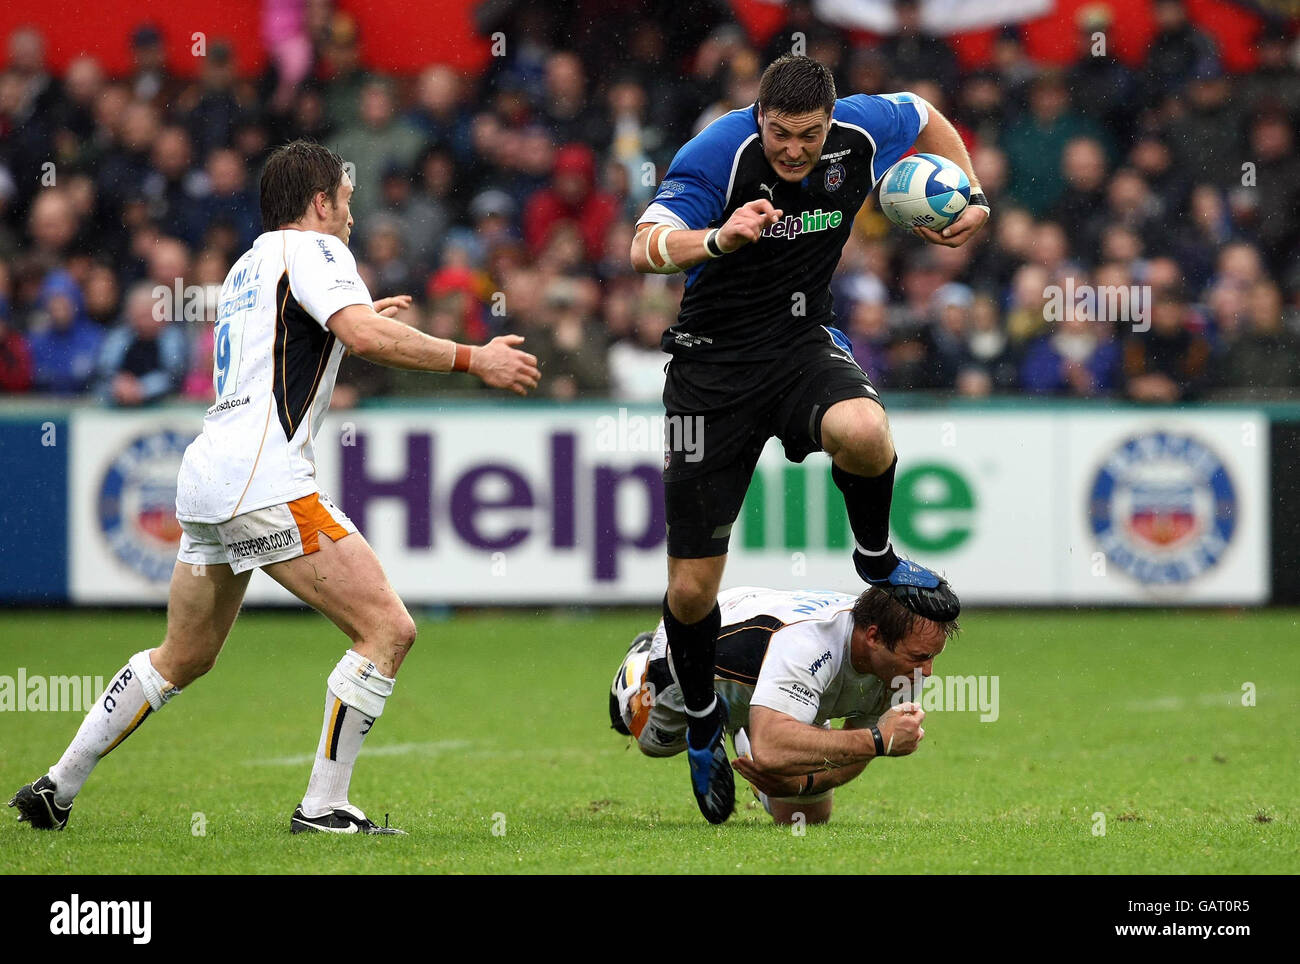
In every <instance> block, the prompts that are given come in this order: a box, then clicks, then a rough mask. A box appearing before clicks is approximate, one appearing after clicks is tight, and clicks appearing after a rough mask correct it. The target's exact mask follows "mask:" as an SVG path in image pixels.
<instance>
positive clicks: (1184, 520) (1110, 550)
mask: <svg viewBox="0 0 1300 964" xmlns="http://www.w3.org/2000/svg"><path fill="white" fill-rule="evenodd" d="M1088 522H1089V524H1090V526H1091V528H1092V534H1093V537H1094V538H1095V539H1096V540H1097V545H1098V546H1099V547H1100V548H1101V550H1102V552H1104V553H1105V554H1106V559H1107V560H1108V561H1110V562H1111V563H1113V564H1114V565H1116V566H1118V567H1119V568H1120V569H1121V570H1123V571H1124V572H1125V573H1127V574H1128V575H1129V576H1131V577H1133V578H1134V579H1136V580H1138V581H1139V582H1141V583H1144V584H1146V585H1149V586H1159V585H1182V584H1186V583H1188V582H1190V581H1192V580H1194V579H1196V578H1197V577H1198V576H1200V575H1201V574H1202V573H1204V572H1206V571H1207V570H1210V569H1212V568H1214V567H1215V566H1216V565H1218V563H1219V560H1220V559H1222V558H1223V554H1224V552H1225V551H1226V550H1227V548H1228V546H1229V545H1230V544H1231V542H1232V537H1233V533H1234V532H1235V531H1236V525H1237V489H1236V486H1235V485H1234V484H1233V481H1232V476H1231V475H1229V474H1228V467H1227V465H1225V464H1224V462H1223V460H1222V459H1221V458H1219V456H1218V455H1217V454H1215V452H1214V451H1213V450H1212V449H1210V448H1209V446H1207V445H1205V444H1204V443H1203V442H1200V441H1199V440H1197V439H1196V438H1194V437H1192V436H1190V435H1183V434H1180V433H1174V432H1151V433H1149V434H1146V435H1137V436H1134V437H1133V438H1130V439H1128V440H1126V441H1125V442H1124V443H1123V444H1121V445H1120V446H1118V447H1117V448H1116V449H1115V451H1114V452H1112V453H1111V456H1110V458H1108V459H1107V460H1106V462H1105V463H1104V464H1103V465H1102V466H1101V468H1099V469H1098V470H1097V474H1096V476H1095V477H1094V478H1093V481H1092V489H1091V493H1090V495H1089V498H1088Z"/></svg>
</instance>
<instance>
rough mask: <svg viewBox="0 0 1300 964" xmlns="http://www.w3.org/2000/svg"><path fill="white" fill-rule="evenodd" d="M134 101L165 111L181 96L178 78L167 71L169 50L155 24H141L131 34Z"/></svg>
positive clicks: (131, 80) (132, 94) (131, 83)
mask: <svg viewBox="0 0 1300 964" xmlns="http://www.w3.org/2000/svg"><path fill="white" fill-rule="evenodd" d="M131 60H132V68H131V77H130V89H131V99H132V100H138V101H144V102H145V103H149V104H153V105H154V106H158V107H162V106H166V105H167V104H170V103H172V102H173V98H174V97H175V96H176V94H177V93H178V85H177V82H176V80H175V78H173V77H172V75H171V74H170V73H168V71H167V48H166V47H165V46H163V38H162V32H161V31H160V30H159V29H158V28H157V27H156V26H154V25H153V24H149V23H146V24H141V25H140V26H139V27H136V28H135V31H134V32H133V33H132V34H131Z"/></svg>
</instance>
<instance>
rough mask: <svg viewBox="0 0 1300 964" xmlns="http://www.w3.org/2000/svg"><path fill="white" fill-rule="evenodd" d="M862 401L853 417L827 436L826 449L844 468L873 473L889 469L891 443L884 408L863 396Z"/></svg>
mask: <svg viewBox="0 0 1300 964" xmlns="http://www.w3.org/2000/svg"><path fill="white" fill-rule="evenodd" d="M864 403H865V404H864V405H863V406H862V407H861V408H860V410H859V411H858V412H856V413H855V417H854V418H852V419H851V420H844V421H842V422H841V423H840V424H838V425H837V426H836V429H835V432H834V434H833V435H830V434H828V435H827V439H826V441H827V449H826V451H827V452H828V453H829V454H830V455H831V457H832V458H834V459H835V461H836V463H837V464H839V465H840V467H841V468H843V469H845V470H846V471H849V472H853V473H854V474H855V475H867V476H873V475H879V474H880V473H881V472H883V471H885V470H886V469H887V468H889V463H890V462H892V461H893V460H894V444H893V441H892V439H891V438H890V435H889V419H888V418H887V417H886V415H885V410H884V409H883V408H881V407H880V406H879V405H877V404H875V403H874V402H869V401H866V400H865V399H864Z"/></svg>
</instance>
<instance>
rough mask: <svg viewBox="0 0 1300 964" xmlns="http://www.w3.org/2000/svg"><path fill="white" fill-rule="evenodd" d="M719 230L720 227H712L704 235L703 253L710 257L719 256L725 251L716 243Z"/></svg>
mask: <svg viewBox="0 0 1300 964" xmlns="http://www.w3.org/2000/svg"><path fill="white" fill-rule="evenodd" d="M721 231H722V229H721V228H714V229H713V230H712V231H710V232H709V233H708V234H706V235H705V236H704V253H705V254H707V255H708V256H709V257H710V258H721V257H722V256H723V255H724V254H726V253H727V252H725V251H723V250H722V248H721V247H720V246H719V245H718V234H719V232H721Z"/></svg>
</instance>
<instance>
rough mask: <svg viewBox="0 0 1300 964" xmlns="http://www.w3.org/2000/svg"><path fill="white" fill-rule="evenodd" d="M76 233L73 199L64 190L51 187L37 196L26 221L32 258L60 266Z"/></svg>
mask: <svg viewBox="0 0 1300 964" xmlns="http://www.w3.org/2000/svg"><path fill="white" fill-rule="evenodd" d="M79 230H80V224H79V222H78V219H77V212H76V209H75V208H74V207H73V204H72V197H71V195H70V194H69V193H68V192H67V191H66V190H65V189H63V188H57V187H50V188H46V189H45V190H43V191H41V193H40V194H38V195H36V200H35V202H34V203H33V204H32V208H31V214H30V216H29V217H28V219H27V231H28V234H29V235H30V236H31V240H32V242H33V250H32V251H31V254H32V255H33V256H35V257H36V258H37V259H38V260H40V261H42V262H44V263H47V264H59V263H61V262H62V261H63V259H64V258H66V257H67V256H68V254H69V252H70V250H71V248H72V243H73V241H75V240H76V238H77V233H78V231H79Z"/></svg>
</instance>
